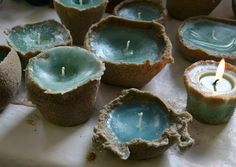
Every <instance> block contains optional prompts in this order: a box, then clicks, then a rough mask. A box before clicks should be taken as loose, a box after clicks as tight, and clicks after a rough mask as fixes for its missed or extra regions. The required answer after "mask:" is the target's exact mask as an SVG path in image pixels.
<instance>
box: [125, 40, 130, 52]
mask: <svg viewBox="0 0 236 167" xmlns="http://www.w3.org/2000/svg"><path fill="white" fill-rule="evenodd" d="M129 45H130V40H128V41H127V43H126V49H125V50H126V51H128V50H129Z"/></svg>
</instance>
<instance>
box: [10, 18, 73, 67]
mask: <svg viewBox="0 0 236 167" xmlns="http://www.w3.org/2000/svg"><path fill="white" fill-rule="evenodd" d="M6 35H7V42H8V43H9V45H10V46H11V47H13V48H14V49H15V50H16V51H17V52H18V54H19V56H20V58H21V62H22V66H23V68H25V66H26V65H27V63H28V61H29V59H30V58H32V57H34V56H36V55H37V54H38V53H40V52H42V51H44V50H46V49H49V48H53V47H55V46H61V45H71V43H72V39H71V36H70V33H69V31H68V30H67V29H66V28H65V27H64V26H63V25H62V24H60V23H58V22H56V21H55V20H47V21H42V22H38V23H34V24H26V25H23V26H16V27H13V28H12V29H11V30H9V31H8V32H6Z"/></svg>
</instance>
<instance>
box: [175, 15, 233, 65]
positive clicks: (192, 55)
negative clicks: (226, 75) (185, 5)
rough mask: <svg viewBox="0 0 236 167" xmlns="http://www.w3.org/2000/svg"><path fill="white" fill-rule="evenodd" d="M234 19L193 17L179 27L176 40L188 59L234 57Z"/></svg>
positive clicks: (228, 58)
mask: <svg viewBox="0 0 236 167" xmlns="http://www.w3.org/2000/svg"><path fill="white" fill-rule="evenodd" d="M235 26H236V21H230V20H224V19H218V18H211V17H205V16H201V17H194V18H190V19H188V20H186V21H185V22H184V23H183V24H182V25H181V26H180V28H179V31H178V35H177V42H178V46H179V48H180V50H181V51H182V52H183V56H185V57H186V58H187V59H189V60H190V61H197V60H206V59H214V60H220V59H222V58H225V59H226V60H227V61H234V60H235V59H236V42H235V41H236V31H235Z"/></svg>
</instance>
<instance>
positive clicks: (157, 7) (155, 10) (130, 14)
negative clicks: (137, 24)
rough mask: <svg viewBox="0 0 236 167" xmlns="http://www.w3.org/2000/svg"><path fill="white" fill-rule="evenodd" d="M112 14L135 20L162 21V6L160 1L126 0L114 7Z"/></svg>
mask: <svg viewBox="0 0 236 167" xmlns="http://www.w3.org/2000/svg"><path fill="white" fill-rule="evenodd" d="M114 14H115V15H116V16H119V17H122V18H125V19H131V20H136V21H158V22H160V23H163V22H164V8H163V7H162V2H160V1H158V2H156V1H150V0H148V1H146V0H126V1H123V2H121V3H120V4H119V5H117V6H116V7H115V9H114Z"/></svg>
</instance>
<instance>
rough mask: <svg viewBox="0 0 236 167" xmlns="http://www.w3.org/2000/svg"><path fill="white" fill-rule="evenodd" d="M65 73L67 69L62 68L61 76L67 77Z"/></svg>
mask: <svg viewBox="0 0 236 167" xmlns="http://www.w3.org/2000/svg"><path fill="white" fill-rule="evenodd" d="M65 71H66V68H65V67H62V68H61V75H62V76H63V77H64V76H65Z"/></svg>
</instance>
